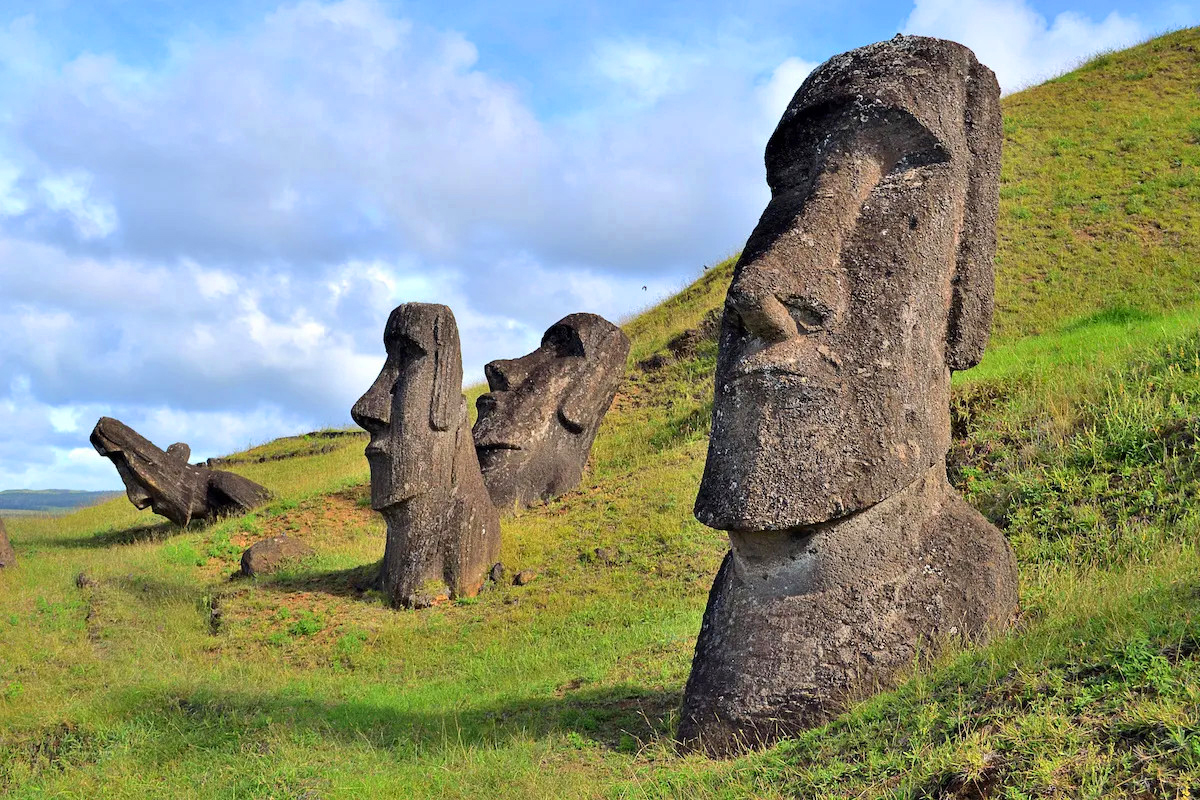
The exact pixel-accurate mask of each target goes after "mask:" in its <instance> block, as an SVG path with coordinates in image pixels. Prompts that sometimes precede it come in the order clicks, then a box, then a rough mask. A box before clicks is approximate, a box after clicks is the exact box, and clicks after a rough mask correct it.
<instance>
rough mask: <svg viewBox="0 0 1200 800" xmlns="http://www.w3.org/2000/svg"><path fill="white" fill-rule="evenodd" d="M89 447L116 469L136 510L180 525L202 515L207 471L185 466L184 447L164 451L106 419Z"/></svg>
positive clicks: (174, 447) (177, 446)
mask: <svg viewBox="0 0 1200 800" xmlns="http://www.w3.org/2000/svg"><path fill="white" fill-rule="evenodd" d="M91 443H92V446H93V447H95V448H96V452H98V453H99V454H100V455H102V456H104V457H105V458H107V459H109V460H110V461H112V463H113V466H115V467H116V468H117V474H119V475H120V476H121V482H122V483H124V484H125V495H126V496H127V497H128V498H129V502H131V503H133V505H134V506H135V507H136V508H139V509H144V508H147V507H150V508H152V509H153V510H154V513H155V514H159V515H161V516H164V517H166V518H167V519H170V520H175V521H181V520H182V521H183V522H181V524H185V523H186V521H187V520H190V519H192V518H193V517H197V516H202V515H203V514H204V511H205V508H206V495H207V474H208V471H207V470H203V469H200V468H198V467H194V466H192V465H191V464H189V463H188V457H189V456H190V455H191V451H190V449H189V448H188V446H187V445H185V444H173V445H171V446H170V447H168V448H167V449H166V450H165V451H164V450H162V449H160V448H159V447H157V446H156V445H155V444H153V443H152V442H151V441H149V440H148V439H146V438H145V437H143V436H142V435H141V434H139V433H138V432H137V431H135V430H134V429H133V428H130V427H129V426H128V425H125V424H124V423H123V422H121V421H119V420H115V419H112V418H110V417H101V419H100V421H99V422H97V423H96V427H95V428H94V429H93V430H92V435H91Z"/></svg>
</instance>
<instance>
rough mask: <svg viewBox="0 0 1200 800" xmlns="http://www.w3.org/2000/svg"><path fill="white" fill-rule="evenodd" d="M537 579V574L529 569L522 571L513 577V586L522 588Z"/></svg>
mask: <svg viewBox="0 0 1200 800" xmlns="http://www.w3.org/2000/svg"><path fill="white" fill-rule="evenodd" d="M536 577H537V573H536V572H534V571H533V570H531V569H523V570H521V571H520V572H518V573H517V574H516V575H514V576H513V586H524V585H525V584H527V583H529V582H531V581H532V580H533V579H534V578H536Z"/></svg>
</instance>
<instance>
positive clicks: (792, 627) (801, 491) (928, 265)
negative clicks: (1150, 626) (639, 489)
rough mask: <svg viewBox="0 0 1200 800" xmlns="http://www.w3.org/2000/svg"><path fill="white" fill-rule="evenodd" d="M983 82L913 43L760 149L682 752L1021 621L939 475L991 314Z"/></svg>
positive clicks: (959, 60) (838, 62)
mask: <svg viewBox="0 0 1200 800" xmlns="http://www.w3.org/2000/svg"><path fill="white" fill-rule="evenodd" d="M1000 139H1001V131H1000V106H999V88H998V86H997V84H996V79H995V76H994V75H993V74H992V71H991V70H990V69H988V68H987V67H985V66H983V65H981V64H980V63H979V62H978V61H977V60H976V59H975V56H974V54H973V53H972V52H971V51H970V50H968V49H967V48H965V47H963V46H962V45H959V44H955V43H954V42H948V41H942V40H939V39H929V38H925V37H916V36H899V37H897V38H895V39H893V40H891V41H888V42H882V43H879V44H874V45H870V46H868V47H863V48H860V49H858V50H853V51H851V52H849V53H845V54H843V55H840V56H837V57H835V58H833V59H831V60H830V61H828V62H826V63H825V64H823V65H822V66H820V67H818V68H817V69H816V70H815V71H814V72H813V73H812V75H810V76H809V77H808V79H807V80H805V82H804V84H803V85H802V86H801V87H800V90H799V91H798V92H797V93H796V95H795V97H794V98H793V99H792V102H791V104H790V105H789V106H788V108H787V111H785V112H784V115H783V118H782V120H781V121H780V123H779V126H778V127H777V128H776V130H775V133H774V134H773V135H772V137H771V140H770V142H769V143H768V144H767V150H766V164H767V183H768V184H769V185H770V187H771V201H770V203H769V204H768V206H767V208H766V211H764V212H763V215H762V219H761V220H760V221H759V223H758V226H757V227H756V228H755V230H754V232H753V233H752V234H751V235H750V239H749V241H748V242H747V243H746V248H745V250H744V251H743V253H742V256H741V258H740V260H739V261H738V264H737V266H736V268H735V272H734V278H733V283H732V284H731V286H730V288H729V293H728V296H727V299H726V305H725V314H724V319H723V322H722V330H721V339H720V350H719V355H718V360H717V374H716V392H715V402H714V405H713V425H712V434H711V439H710V441H709V450H708V461H707V463H706V465H705V469H704V477H703V480H702V483H701V486H700V492H699V496H698V497H697V499H696V509H695V512H696V518H697V519H699V520H700V521H701V522H703V523H704V524H705V525H708V526H710V527H713V528H717V529H720V530H725V531H728V532H729V539H730V544H731V548H732V549H731V551H730V553H729V554H728V555H727V556H726V557H725V561H724V563H723V564H722V565H721V569H720V571H719V573H718V574H717V578H716V582H715V584H714V586H713V588H712V592H711V593H710V595H709V599H708V607H707V609H706V611H705V614H704V622H703V624H702V627H701V630H700V636H699V641H698V642H697V644H696V653H695V659H694V661H693V664H692V673H691V677H690V678H689V680H688V683H687V688H686V690H685V693H684V704H683V712H682V717H681V722H680V728H679V739H680V741H681V743H682V744H683V746H684V747H685V748H691V749H703V750H706V751H707V752H709V753H711V754H726V753H731V752H734V751H737V750H739V749H742V748H744V747H749V746H755V745H759V744H765V743H769V742H771V741H773V740H775V739H777V738H779V737H781V736H784V735H787V734H789V733H792V732H795V731H798V730H801V729H804V728H807V727H811V726H813V725H816V724H819V723H821V722H824V721H825V720H827V719H828V718H829V717H831V716H833V715H834V714H836V713H837V712H839V711H840V710H842V709H843V708H844V707H845V704H846V703H847V701H849V700H852V699H854V698H856V697H858V696H862V695H864V694H867V693H869V692H871V691H872V690H873V689H875V688H876V687H877V686H879V685H886V684H887V683H888V682H889V681H890V680H893V679H894V678H895V677H896V675H897V673H899V672H900V671H902V670H903V669H904V668H906V667H907V666H909V665H911V664H912V662H913V660H914V658H915V657H916V654H917V653H918V652H920V653H928V652H930V651H931V650H935V649H936V647H937V645H938V644H939V643H940V642H943V641H945V640H946V639H947V638H956V637H957V638H964V637H965V638H967V639H971V640H978V639H981V638H983V637H985V636H986V635H987V634H988V633H989V632H991V631H994V630H996V629H998V628H1000V627H1002V626H1004V625H1006V624H1007V623H1008V622H1010V620H1011V619H1012V617H1013V615H1014V613H1015V611H1016V607H1017V589H1016V565H1015V561H1014V559H1013V554H1012V550H1011V548H1010V547H1009V545H1008V543H1007V541H1006V540H1005V539H1004V536H1003V535H1002V534H1001V533H1000V531H999V530H997V529H996V528H995V527H993V526H992V525H990V524H989V523H988V522H987V521H986V520H985V519H984V518H983V517H982V516H981V515H980V514H978V513H977V512H976V511H975V510H974V509H972V508H971V507H970V506H969V505H967V503H966V502H965V501H964V500H963V499H962V498H961V497H960V496H959V495H958V493H957V492H955V491H954V490H953V489H952V488H951V487H950V485H949V483H948V482H947V480H946V463H945V459H946V452H947V450H948V448H949V445H950V416H949V400H950V372H951V370H961V369H967V368H969V367H972V366H974V365H975V364H976V363H978V361H979V359H980V358H981V357H982V355H983V350H984V347H985V345H986V343H987V338H988V333H989V328H990V324H991V316H992V294H993V257H994V255H995V248H996V232H995V225H996V209H997V203H998V184H999V172H1000Z"/></svg>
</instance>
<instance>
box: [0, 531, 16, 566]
mask: <svg viewBox="0 0 1200 800" xmlns="http://www.w3.org/2000/svg"><path fill="white" fill-rule="evenodd" d="M15 563H17V554H16V553H15V552H14V551H13V548H12V544H11V543H10V542H9V541H8V531H6V530H5V529H4V520H2V519H0V569H3V568H4V567H11V566H12V565H13V564H15Z"/></svg>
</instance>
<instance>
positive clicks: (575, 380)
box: [472, 314, 629, 509]
mask: <svg viewBox="0 0 1200 800" xmlns="http://www.w3.org/2000/svg"><path fill="white" fill-rule="evenodd" d="M628 355H629V339H628V338H627V337H626V336H625V334H624V333H622V331H621V329H620V328H618V327H617V326H616V325H613V324H612V323H611V322H609V321H608V320H606V319H604V318H603V317H599V316H596V315H595V314H571V315H569V316H566V317H563V318H562V319H560V320H559V321H558V322H556V323H554V324H553V325H551V326H550V328H549V329H548V330H547V331H546V333H545V334H544V335H543V336H542V344H541V346H540V347H538V349H537V350H534V351H533V352H532V353H530V354H528V355H526V356H522V357H521V358H515V359H506V360H501V361H493V362H491V363H490V364H488V365H487V366H486V367H484V373H485V374H486V376H487V381H488V388H489V389H491V391H490V392H488V393H487V394H485V395H482V396H481V397H480V398H479V399H478V400H477V401H476V403H475V405H476V408H477V409H478V410H479V417H478V419H477V420H476V422H475V427H474V429H473V430H472V436H473V437H474V440H475V452H476V453H477V454H478V455H479V466H480V468H481V469H482V470H483V482H484V483H485V484H486V485H487V488H488V492H489V493H490V495H491V497H492V502H493V503H495V505H496V506H497V507H498V508H502V509H509V508H512V507H513V505H515V504H520V505H522V506H526V505H529V504H531V503H535V502H537V501H539V500H547V499H549V498H551V497H555V496H557V495H560V494H562V493H563V492H566V491H568V490H570V489H573V488H575V487H576V486H578V485H579V481H580V479H581V478H582V477H583V468H584V465H585V464H586V463H587V459H588V453H590V452H591V449H592V442H593V441H595V439H596V432H597V431H598V430H599V429H600V423H601V422H602V421H603V420H604V415H605V414H606V413H607V412H608V407H609V406H610V405H612V401H613V396H614V395H615V394H616V392H617V386H618V385H619V384H620V382H621V376H623V375H624V374H625V359H626V357H627V356H628Z"/></svg>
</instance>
